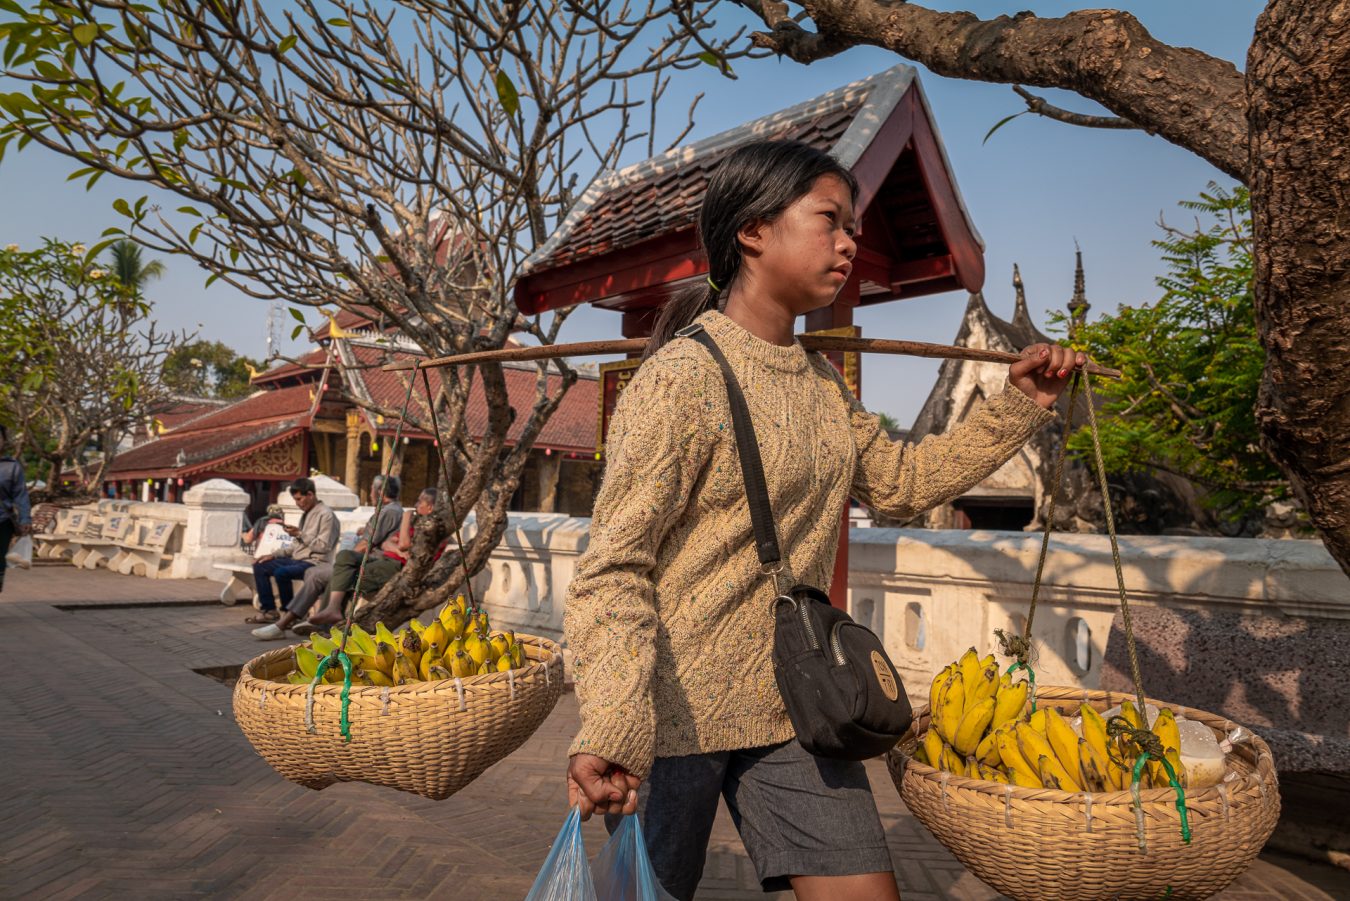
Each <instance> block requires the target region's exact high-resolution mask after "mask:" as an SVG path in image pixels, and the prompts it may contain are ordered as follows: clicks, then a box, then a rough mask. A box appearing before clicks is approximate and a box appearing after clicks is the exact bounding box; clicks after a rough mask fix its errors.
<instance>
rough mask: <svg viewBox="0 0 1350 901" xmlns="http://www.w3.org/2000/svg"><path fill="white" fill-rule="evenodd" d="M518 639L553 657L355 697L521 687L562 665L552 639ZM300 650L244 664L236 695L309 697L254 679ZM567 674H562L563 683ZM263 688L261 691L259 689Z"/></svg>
mask: <svg viewBox="0 0 1350 901" xmlns="http://www.w3.org/2000/svg"><path fill="white" fill-rule="evenodd" d="M516 639H517V640H518V641H519V642H520V643H521V644H523V645H526V646H527V647H532V648H534V649H535V650H538V651H541V652H544V653H547V654H548V655H549V656H548V657H547V658H543V659H533V660H532V661H531V662H530V663H529V664H527V665H526V666H522V667H518V668H516V669H513V670H510V671H509V672H505V673H500V672H498V673H484V674H482V675H475V676H458V677H455V678H453V679H436V680H432V681H418V682H412V683H409V684H407V685H353V686H352V687H351V696H352V697H355V696H356V695H357V693H361V694H367V695H368V694H371V693H372V692H373V693H376V694H380V693H383V692H386V691H387V692H389V696H390V697H391V698H393V697H403V698H409V697H414V696H416V695H420V694H436V693H439V692H442V691H450V692H454V691H455V683H456V682H458V683H459V684H460V685H462V686H463V687H464V689H465V690H466V691H467V690H469V689H470V688H474V689H483V688H491V687H493V686H495V685H496V684H497V683H501V684H503V685H509V684H510V682H511V681H512V680H513V679H514V680H515V682H516V683H517V684H519V683H520V682H521V681H522V680H524V679H527V678H528V677H530V676H535V675H539V674H541V673H543V672H544V670H545V669H546V668H549V669H551V668H552V667H554V666H556V665H557V664H558V663H559V662H561V661H562V646H561V645H559V644H558V643H557V642H556V641H554V640H553V639H551V638H545V637H544V636H542V635H530V634H528V633H524V632H517V633H516ZM295 648H296V645H293V644H292V645H286V646H285V647H281V648H273V649H272V650H270V651H266V652H264V653H262V654H259V655H258V656H257V657H254V658H253V659H252V660H249V661H248V662H247V663H245V664H244V666H243V668H242V669H240V671H239V680H238V682H237V683H236V685H235V690H236V691H254V690H262V689H265V690H267V691H268V692H270V693H271V694H273V695H278V694H299V695H304V694H306V693H307V692H308V691H309V689H310V686H309V685H292V684H291V683H289V682H274V681H272V680H271V679H267V678H264V677H262V676H258V675H254V670H255V669H263V668H266V667H267V666H268V665H269V664H273V663H278V662H280V661H282V660H283V659H285V658H287V657H290V656H291V655H292V654H293V653H294V650H295ZM562 678H563V674H562V673H559V674H558V679H559V681H561V680H562ZM259 686H261V688H260V687H259ZM341 694H342V686H341V685H333V684H331V683H327V682H322V683H320V684H318V685H315V686H314V697H315V698H324V697H331V698H339V697H340V696H341Z"/></svg>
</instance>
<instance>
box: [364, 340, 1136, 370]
mask: <svg viewBox="0 0 1350 901" xmlns="http://www.w3.org/2000/svg"><path fill="white" fill-rule="evenodd" d="M797 340H798V341H800V342H801V345H802V347H804V348H806V349H807V350H815V351H822V352H842V353H874V354H899V355H903V356H910V357H930V358H934V359H940V360H973V361H976V362H981V363H1014V362H1016V361H1017V360H1019V359H1021V357H1019V356H1018V355H1017V354H1015V353H1007V352H1005V351H1001V350H979V349H976V348H973V347H952V346H950V345H947V344H928V343H926V342H923V341H896V340H891V339H889V338H836V337H829V336H825V335H798V336H797ZM646 348H647V339H646V338H624V339H619V340H614V341H582V342H580V343H577V344H547V345H542V346H538V347H507V348H502V349H500V350H481V351H475V352H473V353H467V354H456V355H454V356H449V357H437V358H436V359H433V360H421V361H415V360H410V361H408V362H405V363H390V364H389V365H387V366H384V367H383V369H384V371H386V372H394V371H398V370H404V369H438V368H440V367H442V366H458V365H461V364H468V363H486V362H494V363H507V362H529V361H533V360H554V359H557V358H559V357H598V356H605V355H608V354H633V353H641V352H642V351H643V350H645V349H646ZM1084 369H1085V370H1086V371H1087V372H1088V373H1089V374H1090V375H1096V376H1103V377H1105V378H1112V379H1118V378H1120V376H1121V373H1120V370H1118V369H1108V368H1107V367H1105V366H1101V365H1098V364H1097V363H1091V362H1090V363H1088V364H1087V366H1085V367H1084Z"/></svg>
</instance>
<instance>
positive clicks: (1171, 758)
mask: <svg viewBox="0 0 1350 901" xmlns="http://www.w3.org/2000/svg"><path fill="white" fill-rule="evenodd" d="M1166 755H1167V762H1168V763H1170V764H1172V772H1174V773H1176V775H1177V782H1178V783H1179V784H1180V785H1181V787H1182V788H1185V787H1186V770H1185V769H1184V768H1183V767H1182V765H1181V752H1180V751H1178V750H1177V749H1176V748H1168V749H1167V752H1166ZM1171 784H1172V783H1171V782H1168V781H1167V770H1165V769H1163V767H1162V764H1158V780H1157V781H1156V782H1154V783H1153V787H1154V788H1168V787H1169V786H1171Z"/></svg>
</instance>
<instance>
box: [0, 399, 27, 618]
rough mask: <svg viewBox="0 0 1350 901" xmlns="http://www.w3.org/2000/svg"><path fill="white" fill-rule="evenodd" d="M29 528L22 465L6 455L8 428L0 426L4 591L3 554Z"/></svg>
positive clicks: (1, 584) (0, 583)
mask: <svg viewBox="0 0 1350 901" xmlns="http://www.w3.org/2000/svg"><path fill="white" fill-rule="evenodd" d="M32 531H33V513H32V509H31V508H30V506H29V503H28V482H27V481H26V480H25V479H24V474H23V464H22V463H20V462H19V461H18V460H16V459H14V458H13V457H11V456H10V455H9V430H8V429H6V428H5V427H4V426H3V425H0V591H4V590H5V557H6V556H7V555H8V554H9V545H10V543H11V542H12V541H13V540H14V539H15V538H17V537H18V536H20V535H27V534H28V533H30V532H32Z"/></svg>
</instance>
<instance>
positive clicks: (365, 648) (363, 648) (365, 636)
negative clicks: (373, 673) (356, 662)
mask: <svg viewBox="0 0 1350 901" xmlns="http://www.w3.org/2000/svg"><path fill="white" fill-rule="evenodd" d="M333 631H334V632H338V633H339V634H340V630H337V629H334V630H333ZM353 650H355V651H356V653H358V654H361V655H363V656H366V657H373V656H375V639H373V638H371V637H370V633H369V632H367V631H366V630H365V629H362V628H361V627H360V626H358V625H357V624H356V623H352V628H351V632H350V633H349V634H348V636H347V653H348V654H350V653H351V652H352V651H353Z"/></svg>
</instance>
